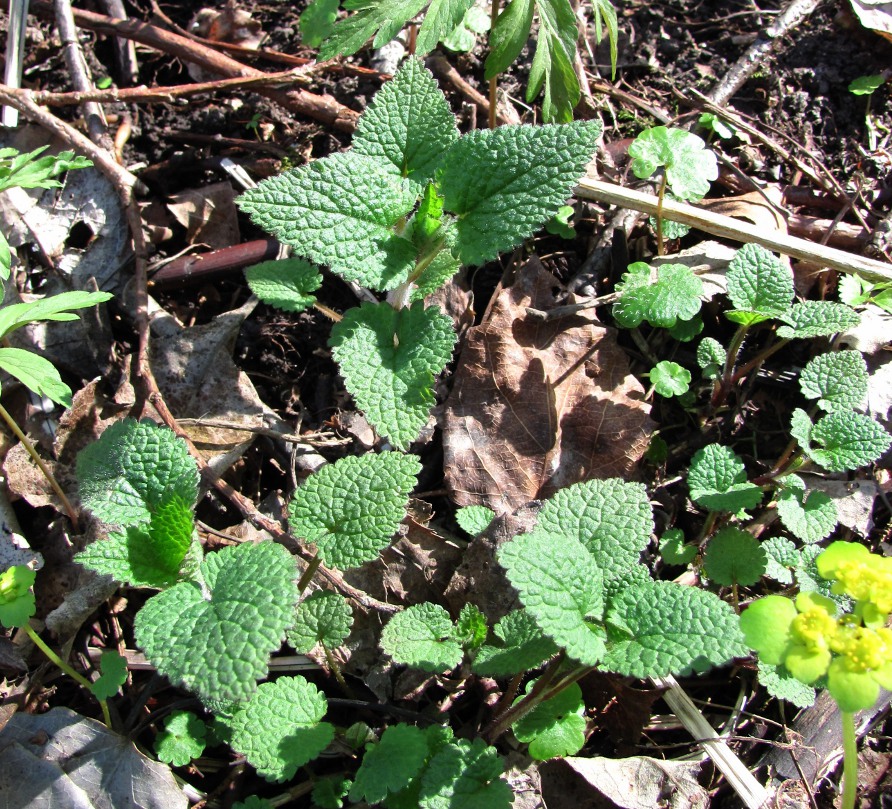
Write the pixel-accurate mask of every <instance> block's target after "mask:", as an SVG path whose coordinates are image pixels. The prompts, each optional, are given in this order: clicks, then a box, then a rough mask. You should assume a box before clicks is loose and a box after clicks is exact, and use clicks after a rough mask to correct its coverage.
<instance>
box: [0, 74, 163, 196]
mask: <svg viewBox="0 0 892 809" xmlns="http://www.w3.org/2000/svg"><path fill="white" fill-rule="evenodd" d="M0 102H2V103H4V104H8V105H9V106H11V107H15V108H16V109H17V110H18V111H19V112H21V113H22V114H24V115H25V117H27V118H30V119H31V120H32V121H34V123H36V124H39V125H40V126H42V127H43V128H44V129H47V130H49V131H50V132H52V133H53V134H54V135H56V136H57V137H59V138H60V139H61V140H63V141H64V142H65V143H66V144H67V145H68V146H70V147H71V148H72V149H74V151H76V152H79V153H81V154H83V155H85V156H86V157H89V158H90V160H92V161H93V162H94V163H95V164H96V166H97V167H98V168H99V169H100V170H101V171H102V172H103V173H104V174H105V175H106V176H108V177H109V179H111V178H114V180H113V181H114V182H115V184H116V185H118V184H121V185H124V186H127V187H128V188H132V189H134V190H135V191H136V192H137V193H139V194H145V193H147V192H148V189H147V188H146V187H145V185H144V184H143V183H142V182H140V180H139V179H138V178H137V177H135V176H134V175H133V174H131V173H130V172H129V171H127V169H125V168H124V167H123V166H119V165H118V164H117V163H116V162H115V161H114V159H113V158H112V156H111V155H110V154H109V153H108V152H106V151H105V150H103V149H100V148H99V147H98V146H97V145H96V144H95V143H93V141H91V140H90V139H89V138H87V137H85V136H84V135H82V134H81V133H80V132H78V131H77V130H76V129H74V128H73V127H72V126H69V125H68V124H66V123H65V122H64V121H62V120H60V119H59V118H56V116H55V115H53V114H52V113H50V112H47V111H46V110H45V109H44V108H43V107H40V106H38V105H37V104H35V103H34V99H33V94H32V93H31V91H30V90H17V89H15V88H14V87H7V86H6V85H0Z"/></svg>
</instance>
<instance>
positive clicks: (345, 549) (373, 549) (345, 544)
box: [288, 452, 421, 570]
mask: <svg viewBox="0 0 892 809" xmlns="http://www.w3.org/2000/svg"><path fill="white" fill-rule="evenodd" d="M420 471H421V464H420V463H419V461H418V458H416V457H415V456H414V455H403V454H402V453H401V452H382V453H379V454H377V455H376V454H374V453H367V454H366V455H360V456H348V457H346V458H341V459H340V460H339V461H335V462H334V463H332V464H327V465H326V466H323V467H322V468H321V469H319V470H318V471H317V472H315V473H314V474H313V475H311V476H310V477H309V478H307V480H306V481H305V482H304V483H303V484H302V485H301V486H300V487H299V488H298V489H297V491H296V492H295V493H294V498H293V499H292V501H291V504H290V505H289V507H288V515H289V517H288V519H289V524H290V526H291V530H292V531H293V532H294V533H295V534H297V535H298V536H301V537H304V538H305V539H306V540H307V541H308V542H313V543H315V544H316V547H317V548H318V549H319V555H320V557H321V558H322V561H323V562H325V564H327V565H330V566H332V567H337V568H340V569H341V570H349V569H350V568H354V567H359V566H360V565H362V564H365V563H366V562H371V561H372V560H374V559H377V558H378V554H379V553H380V552H381V551H382V550H383V549H384V548H386V547H387V546H388V545H389V544H390V541H391V540H392V539H393V535H394V534H395V533H396V532H397V530H398V529H399V525H400V523H401V522H402V520H403V518H404V517H405V516H406V506H407V505H408V502H409V493H410V492H411V491H412V489H413V488H414V487H415V483H416V479H415V476H416V475H417V474H418V473H419V472H420Z"/></svg>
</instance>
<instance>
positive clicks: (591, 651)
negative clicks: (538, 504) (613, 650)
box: [498, 489, 604, 666]
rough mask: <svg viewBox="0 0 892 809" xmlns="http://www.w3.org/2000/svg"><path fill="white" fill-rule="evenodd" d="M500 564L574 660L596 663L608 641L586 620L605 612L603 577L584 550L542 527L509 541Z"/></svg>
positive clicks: (541, 622)
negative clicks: (533, 532)
mask: <svg viewBox="0 0 892 809" xmlns="http://www.w3.org/2000/svg"><path fill="white" fill-rule="evenodd" d="M563 491H567V490H566V489H565V490H563ZM558 494H562V492H558ZM553 499H554V498H552V500H553ZM549 502H551V501H549ZM498 560H499V564H500V565H501V566H502V567H503V568H504V569H505V572H506V573H507V575H508V580H509V581H510V582H511V586H512V587H514V589H515V590H517V592H518V593H519V594H520V600H521V601H522V602H523V604H524V606H525V607H526V608H527V610H528V611H529V613H530V614H531V615H532V616H533V617H534V618H535V619H536V623H537V624H538V625H539V628H540V629H541V630H542V631H543V632H544V633H545V634H546V635H548V636H549V637H550V638H552V640H554V642H555V643H557V644H558V646H562V647H563V648H564V649H566V651H567V654H568V655H569V656H570V657H572V658H573V659H574V660H578V661H579V662H580V663H585V664H586V665H589V666H594V665H597V663H598V661H599V660H600V659H601V655H602V654H603V653H604V637H603V634H602V630H601V628H600V627H598V626H596V625H594V624H591V623H589V622H588V620H587V619H590V618H593V619H600V618H601V615H602V613H603V610H604V586H603V579H604V576H603V573H602V572H601V568H600V567H599V566H598V564H597V562H596V561H595V557H594V556H593V555H592V554H591V553H589V551H588V550H586V548H585V546H584V545H583V544H582V543H581V542H579V541H578V540H577V539H574V538H572V537H569V536H563V537H562V538H559V539H558V540H557V541H556V538H555V537H554V536H553V535H550V534H548V533H545V532H544V530H542V529H541V526H540V528H539V529H537V533H535V534H526V535H523V536H519V537H515V538H514V539H512V540H511V541H510V542H506V543H505V544H504V545H503V546H502V547H501V549H500V550H499V553H498Z"/></svg>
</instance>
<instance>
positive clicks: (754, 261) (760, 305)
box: [726, 242, 795, 325]
mask: <svg viewBox="0 0 892 809" xmlns="http://www.w3.org/2000/svg"><path fill="white" fill-rule="evenodd" d="M727 278H728V297H729V298H730V299H731V303H732V304H733V305H734V308H735V310H737V311H736V312H733V311H732V312H727V313H726V317H727V318H728V319H729V320H733V321H734V322H736V323H744V324H747V325H751V324H753V323H758V322H760V321H762V320H767V319H769V318H775V317H776V318H779V317H782V316H783V315H785V314H787V312H789V311H790V307H791V306H792V304H793V296H794V294H795V290H794V289H793V273H792V271H791V270H790V268H789V267H785V266H784V265H783V264H782V263H781V262H780V260H779V259H778V258H777V256H775V255H774V254H773V253H771V252H769V251H768V250H766V249H765V248H764V247H762V246H761V245H758V244H754V243H752V242H750V243H749V244H745V245H744V246H743V247H741V248H740V249H739V250H738V251H737V252H736V253H735V254H734V257H733V258H732V259H731V261H730V263H729V264H728V270H727Z"/></svg>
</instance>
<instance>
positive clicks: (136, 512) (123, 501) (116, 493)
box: [77, 419, 198, 525]
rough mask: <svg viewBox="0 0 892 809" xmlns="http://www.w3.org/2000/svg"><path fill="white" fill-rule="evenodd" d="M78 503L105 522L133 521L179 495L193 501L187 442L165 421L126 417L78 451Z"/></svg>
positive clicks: (194, 475) (193, 471) (194, 472)
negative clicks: (137, 419)
mask: <svg viewBox="0 0 892 809" xmlns="http://www.w3.org/2000/svg"><path fill="white" fill-rule="evenodd" d="M77 479H78V483H79V494H80V499H81V503H83V505H84V506H85V507H86V508H88V509H89V510H90V511H92V512H93V514H94V516H96V517H97V518H98V519H100V520H102V521H103V522H106V523H110V524H115V525H134V524H136V523H140V522H148V521H149V519H150V518H151V516H152V514H153V512H155V511H156V510H157V509H158V507H159V506H160V505H161V504H162V503H164V502H165V501H166V500H167V499H169V498H170V497H171V496H172V495H177V496H178V497H180V498H181V499H182V500H183V501H185V502H186V503H188V504H189V505H192V504H194V503H195V498H196V497H197V496H198V467H197V466H196V464H195V460H194V459H193V458H192V456H191V455H189V449H188V447H187V446H186V443H185V442H184V441H183V440H182V439H181V438H178V437H177V435H176V434H175V433H174V432H173V431H172V430H169V429H167V428H166V427H159V426H158V425H157V424H154V423H153V422H150V421H139V422H137V421H134V420H133V419H124V420H123V421H119V422H116V423H115V424H112V425H111V427H109V428H108V429H107V430H106V431H105V432H104V433H103V434H102V435H101V436H100V437H99V440H97V441H94V442H93V443H92V444H90V445H88V446H87V447H86V448H85V449H83V450H82V451H81V452H80V453H79V454H78V456H77Z"/></svg>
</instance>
